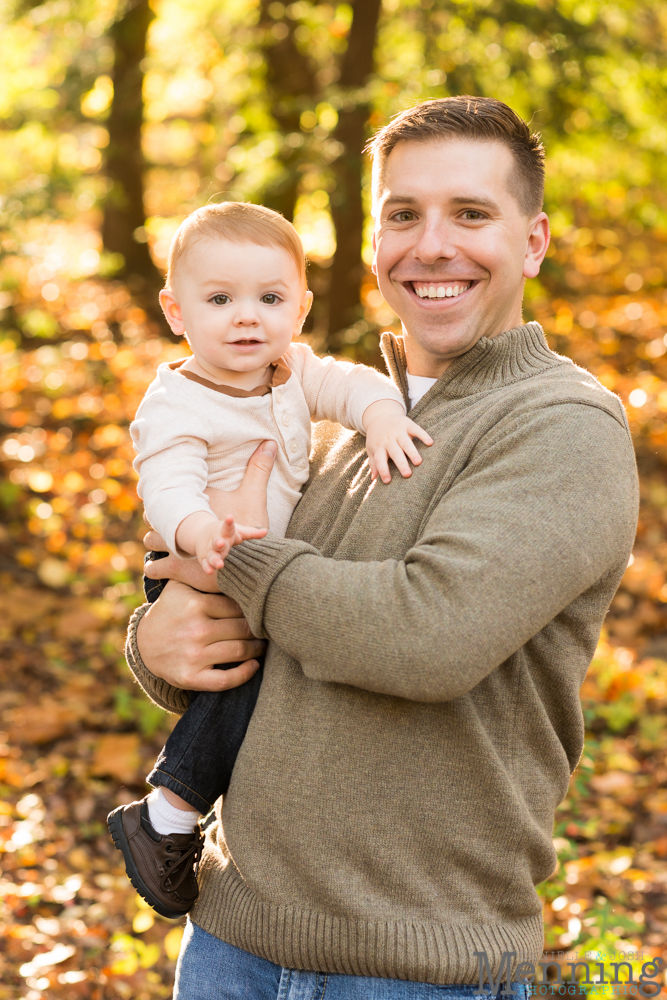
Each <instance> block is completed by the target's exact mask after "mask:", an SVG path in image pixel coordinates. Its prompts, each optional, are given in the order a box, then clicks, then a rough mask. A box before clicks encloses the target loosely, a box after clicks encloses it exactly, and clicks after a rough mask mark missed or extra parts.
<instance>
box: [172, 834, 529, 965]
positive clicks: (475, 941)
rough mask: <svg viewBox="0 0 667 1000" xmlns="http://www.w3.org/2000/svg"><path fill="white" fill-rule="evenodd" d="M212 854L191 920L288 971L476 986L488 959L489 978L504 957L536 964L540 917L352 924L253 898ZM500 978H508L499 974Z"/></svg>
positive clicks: (204, 865) (205, 864)
mask: <svg viewBox="0 0 667 1000" xmlns="http://www.w3.org/2000/svg"><path fill="white" fill-rule="evenodd" d="M219 865H220V858H219V857H218V856H217V851H213V852H211V853H210V854H208V853H207V854H205V856H204V860H203V862H202V871H203V878H202V879H201V894H200V896H199V899H198V900H197V904H196V906H195V908H194V910H193V911H192V913H191V917H192V919H193V920H194V922H195V923H196V924H197V925H198V926H199V927H201V928H202V929H203V930H205V931H207V932H208V933H209V934H212V935H213V936H214V937H217V938H220V939H221V940H222V941H226V942H227V943H228V944H232V945H234V946H235V947H237V948H242V949H243V950H244V951H248V952H250V953H251V954H253V955H257V956H259V957H260V958H265V959H267V960H268V961H269V962H274V963H275V964H276V965H282V966H285V967H286V968H289V969H304V970H311V971H317V972H329V973H342V974H344V975H351V976H377V977H379V978H383V979H403V980H410V981H412V982H418V983H435V984H446V983H456V984H464V983H467V984H477V983H478V982H479V961H480V960H479V959H478V958H477V957H476V956H475V952H486V955H487V958H488V963H489V966H490V969H491V972H492V974H493V977H494V979H495V978H496V977H497V976H498V974H499V972H500V971H501V967H502V964H503V953H505V952H509V953H512V952H514V953H515V955H516V958H515V959H514V960H513V964H512V974H514V971H515V970H516V967H517V965H518V964H519V962H533V963H535V962H537V961H538V960H539V958H540V956H541V954H542V949H543V945H544V935H543V928H542V914H541V913H536V914H535V915H534V916H532V917H525V918H523V919H521V920H513V921H510V922H507V923H502V924H500V923H498V924H475V923H454V922H452V923H437V922H435V921H423V922H408V921H402V920H396V921H391V920H376V921H365V920H350V919H346V918H344V917H336V916H332V915H329V914H326V913H318V912H313V911H308V910H301V909H298V908H297V907H294V906H278V905H276V904H273V903H269V902H266V901H264V900H260V899H258V898H257V897H256V896H255V894H254V893H253V891H252V890H251V889H250V888H249V887H248V886H247V885H246V884H245V882H244V881H243V880H242V878H241V877H240V876H239V874H238V872H237V871H236V869H235V868H234V865H233V862H229V863H228V864H227V865H226V867H225V868H222V869H221V868H220V867H219ZM503 971H504V972H505V971H506V969H505V970H503Z"/></svg>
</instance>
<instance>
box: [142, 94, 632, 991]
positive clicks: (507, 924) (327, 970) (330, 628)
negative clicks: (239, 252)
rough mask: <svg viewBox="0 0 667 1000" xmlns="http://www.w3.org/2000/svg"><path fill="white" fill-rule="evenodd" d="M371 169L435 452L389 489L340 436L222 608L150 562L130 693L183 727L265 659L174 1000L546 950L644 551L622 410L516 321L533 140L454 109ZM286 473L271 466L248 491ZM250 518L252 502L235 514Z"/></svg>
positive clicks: (496, 113) (527, 272) (531, 212)
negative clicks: (282, 531)
mask: <svg viewBox="0 0 667 1000" xmlns="http://www.w3.org/2000/svg"><path fill="white" fill-rule="evenodd" d="M370 149H371V154H372V156H373V167H374V206H375V207H374V211H375V233H374V246H375V261H374V265H373V267H374V270H375V273H376V274H377V278H378V283H379V286H380V289H381V291H382V293H383V295H384V297H385V298H386V300H387V302H389V303H390V305H391V306H392V307H393V308H394V309H395V311H396V313H397V314H398V315H399V316H400V318H401V320H402V324H403V336H402V337H394V336H393V335H390V334H386V335H385V336H384V338H383V340H384V349H385V355H386V358H387V363H388V366H389V368H390V370H391V372H392V375H393V377H394V379H395V381H396V382H397V384H398V385H400V386H401V387H402V389H403V391H404V393H405V395H406V398H407V399H408V400H409V402H410V404H411V407H412V409H411V416H413V417H414V419H415V420H418V421H419V423H420V424H421V425H422V426H423V427H425V428H426V429H427V430H428V431H429V433H430V434H431V435H432V437H433V439H434V444H433V445H432V446H431V447H430V448H422V449H421V451H422V455H423V463H422V465H420V466H419V467H418V468H417V469H415V470H414V473H413V475H412V477H411V478H409V479H401V477H400V476H396V475H394V477H393V479H392V481H391V483H390V484H388V485H385V484H383V483H381V482H379V481H375V482H373V481H372V479H371V475H370V472H369V469H368V464H367V461H366V457H365V452H364V445H363V439H362V438H361V437H360V436H359V435H350V434H349V433H348V432H345V433H343V432H341V431H340V429H337V428H332V427H331V426H329V427H328V428H326V429H324V430H321V432H320V433H319V435H318V440H317V443H316V447H315V451H314V454H313V459H312V468H311V477H310V480H309V483H308V484H307V486H306V488H305V490H304V496H303V499H302V500H301V501H300V503H299V505H298V506H297V508H296V511H295V513H294V515H293V518H292V521H291V523H290V528H289V530H288V537H287V538H285V539H281V538H275V537H272V536H271V535H268V536H267V537H266V538H264V539H262V540H258V541H249V542H245V543H244V544H243V545H241V546H240V547H238V548H237V549H234V550H233V552H232V553H231V554H230V556H229V557H228V559H227V562H226V565H225V567H224V569H223V570H222V571H221V572H220V573H219V574H218V585H219V589H220V591H222V593H224V594H226V595H229V596H228V597H226V598H223V597H221V596H220V595H216V596H213V595H210V594H197V593H195V592H194V591H193V590H191V589H189V588H188V587H187V586H186V584H187V583H190V584H192V585H194V586H197V587H199V586H201V588H202V589H206V582H205V581H203V580H202V579H200V578H198V577H197V576H196V573H195V572H194V571H193V570H192V568H191V567H188V566H187V564H184V563H180V564H179V563H178V562H177V561H176V560H174V559H173V558H170V559H165V560H163V561H162V562H161V563H160V564H155V565H156V566H157V568H153V569H149V575H153V576H155V577H157V576H162V577H165V576H170V577H171V578H172V580H173V582H172V583H170V584H169V585H168V586H167V587H166V589H165V590H164V593H163V594H162V596H161V597H160V599H159V600H158V601H157V603H156V604H154V605H152V606H151V608H150V610H149V611H148V613H146V609H145V608H144V609H140V610H139V612H138V613H137V615H136V616H135V619H134V621H133V624H132V627H131V631H130V640H129V645H128V649H129V654H128V658H129V662H130V664H131V666H132V668H133V669H134V671H135V674H136V676H137V678H138V679H139V681H140V682H141V683H142V685H143V686H144V688H145V689H146V690H147V691H148V692H149V693H150V694H151V695H152V696H153V697H154V698H155V699H156V700H157V701H158V702H159V703H160V704H163V705H164V706H165V707H168V708H170V709H172V710H177V711H178V710H182V709H183V707H184V705H185V704H187V697H188V696H187V690H183V689H196V690H197V689H205V688H207V689H211V687H212V686H214V685H215V686H219V687H223V686H229V685H230V683H237V682H240V681H242V680H243V679H245V678H247V676H248V673H249V671H251V670H252V667H253V663H252V661H250V662H249V663H247V664H246V665H245V666H243V667H239V668H236V670H235V671H228V672H221V671H217V672H216V671H214V670H213V669H212V665H213V664H214V663H216V662H232V661H234V660H238V659H239V658H243V657H248V658H249V657H253V656H256V655H257V654H258V652H259V649H260V647H259V646H258V645H257V640H255V639H253V638H252V637H251V635H250V633H249V629H250V630H252V633H253V634H254V636H258V637H261V638H262V639H268V640H270V643H269V647H268V652H267V658H266V666H265V674H264V680H263V682H262V687H261V690H260V695H259V700H258V703H257V708H256V710H255V714H254V716H253V718H252V721H251V723H250V727H249V729H248V733H247V736H246V739H245V742H244V744H243V747H242V749H241V752H240V754H239V757H238V760H237V763H236V767H235V770H234V773H233V777H232V783H231V786H230V789H229V793H228V795H227V796H226V798H225V802H224V812H223V813H222V815H221V813H220V804H219V805H218V821H217V823H215V824H214V825H213V826H212V827H211V828H210V830H209V832H208V837H207V847H206V850H205V854H204V859H203V864H202V872H201V877H200V883H201V886H200V897H199V901H198V903H197V906H196V907H195V909H194V911H193V912H192V922H190V923H189V925H188V929H187V930H186V935H185V939H184V941H185V944H184V948H183V951H182V954H181V958H180V961H179V970H178V975H177V988H176V994H175V996H176V997H177V998H178V1000H184V998H188V1000H189V998H191V997H198V998H199V997H203V998H211V1000H213V998H215V1000H218V998H220V1000H230V998H233V997H249V998H255V997H257V998H271V1000H273V998H278V997H280V998H283V1000H303V998H306V997H307V998H308V1000H315V998H322V997H326V1000H357V998H358V1000H362V998H363V1000H370V998H374V1000H385V998H387V1000H405V998H411V1000H426V998H431V997H434V996H436V995H437V996H440V995H441V988H442V987H443V986H445V987H447V989H446V990H445V993H446V995H447V996H448V997H449V998H450V1000H453V998H455V1000H459V998H471V997H472V996H474V995H475V994H477V993H478V992H479V986H478V982H479V975H480V969H482V970H483V971H485V972H486V973H487V974H488V975H489V976H490V977H491V978H492V979H493V981H494V983H495V986H496V989H497V988H498V984H499V983H500V982H501V981H503V982H504V981H505V980H506V979H507V978H508V977H509V979H510V980H511V979H512V978H514V979H515V980H516V979H519V980H520V979H521V977H522V974H526V973H527V972H528V973H529V972H530V968H531V966H530V963H533V964H534V963H535V962H536V961H537V960H538V958H539V956H540V954H541V951H542V942H543V936H542V918H541V906H540V901H539V898H538V896H537V894H536V892H535V886H536V885H537V883H539V882H540V881H542V880H543V879H545V878H547V877H548V876H549V875H550V874H551V872H552V871H553V868H554V865H555V854H554V851H553V847H552V842H551V834H552V825H553V817H554V811H555V809H556V806H557V805H558V803H559V802H560V801H561V799H562V798H563V796H564V795H565V793H566V790H567V786H568V780H569V777H570V773H571V772H572V770H573V769H574V767H575V766H576V764H577V761H578V759H579V755H580V753H581V749H582V739H583V721H582V715H581V710H580V706H579V700H578V692H579V687H580V685H581V682H582V680H583V677H584V675H585V673H586V670H587V667H588V664H589V662H590V659H591V656H592V654H593V651H594V649H595V645H596V641H597V637H598V634H599V631H600V627H601V624H602V621H603V618H604V615H605V612H606V609H607V607H608V605H609V602H610V601H611V598H612V596H613V594H614V591H615V589H616V587H617V585H618V582H619V580H620V579H621V576H622V574H623V571H624V568H625V566H626V564H627V559H628V555H629V552H630V549H631V546H632V541H633V537H634V529H635V523H636V514H637V484H636V473H635V465H634V457H633V451H632V445H631V442H630V437H629V433H628V428H627V423H626V420H625V416H624V413H623V409H622V406H621V404H620V402H619V401H618V399H617V398H616V397H615V396H613V395H612V394H611V393H609V392H607V390H605V389H604V388H603V387H602V386H601V385H600V384H599V383H598V382H597V381H596V380H595V379H594V378H593V377H592V376H591V375H590V374H589V373H587V372H585V371H583V370H582V369H580V368H577V367H576V366H574V365H573V364H572V363H571V362H570V361H569V360H567V359H566V358H561V357H559V356H558V355H556V354H554V353H553V352H552V351H551V350H550V349H549V347H548V345H547V343H546V340H545V338H544V335H543V333H542V330H541V329H540V327H539V326H538V325H537V324H536V323H528V324H524V323H523V322H522V316H521V300H522V294H523V287H524V283H525V281H526V279H527V278H531V277H534V276H535V275H537V273H538V271H539V268H540V264H541V262H542V260H543V258H544V254H545V252H546V249H547V245H548V225H547V219H546V216H545V215H544V213H543V212H542V185H543V151H542V147H541V145H540V142H539V139H538V138H537V137H535V136H531V134H530V131H529V129H528V127H527V126H526V124H525V123H524V122H523V121H522V120H521V119H520V118H518V117H517V115H516V114H515V113H514V112H513V111H512V110H511V109H510V108H508V107H507V106H506V105H504V104H502V103H501V102H499V101H495V100H492V99H488V98H466V97H459V98H447V99H444V100H439V101H430V102H427V103H425V104H421V105H418V106H417V107H415V108H412V109H410V110H408V111H406V112H404V113H403V114H402V115H399V116H398V117H397V118H395V119H394V120H393V121H392V122H391V123H390V124H389V125H387V126H386V127H385V128H384V129H382V130H381V131H380V132H379V134H378V135H377V136H376V137H375V139H374V140H373V142H372V144H371V147H370ZM267 459H268V460H267ZM262 468H263V469H264V471H262ZM269 469H270V450H269V449H267V450H265V452H264V453H263V455H259V456H258V458H257V462H253V463H251V467H250V469H249V474H248V477H247V478H248V482H247V484H246V487H250V486H251V485H252V484H251V479H253V480H254V483H255V484H257V483H258V482H259V481H261V479H262V476H264V477H266V475H267V474H268V471H269ZM260 500H261V498H260ZM248 505H250V507H251V508H252V510H253V511H257V510H258V509H259V506H261V502H260V501H258V494H257V493H256V492H253V491H252V489H250V492H247V491H246V492H245V493H244V492H243V488H242V490H241V493H237V494H235V495H234V496H228V497H227V498H226V506H225V510H231V511H232V512H234V511H238V510H239V509H242V510H243V512H244V516H245V518H246V520H247V519H248V509H249V507H248ZM223 512H224V511H222V510H221V511H220V513H223ZM253 517H256V515H255V514H254V513H253ZM248 523H252V522H251V521H248ZM151 541H152V543H153V546H155V543H156V539H155V538H153V539H151ZM164 566H166V567H167V568H166V570H165V569H163V567H164ZM202 576H203V574H202ZM230 598H231V599H233V600H234V601H236V602H238V606H236V605H234V604H233V603H232V600H230ZM239 607H240V609H242V614H241V611H240V610H239ZM243 616H245V619H244V618H243ZM520 963H528V964H527V965H526V964H524V965H523V966H521V967H520V968H518V966H519V964H520ZM438 987H439V988H440V989H439V988H438ZM514 988H515V990H516V992H517V993H519V994H520V995H521V996H524V997H525V996H527V993H528V990H529V987H528V986H527V985H526V983H525V982H524V983H523V984H520V983H516V982H515V987H514Z"/></svg>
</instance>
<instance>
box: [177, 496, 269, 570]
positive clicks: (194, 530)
mask: <svg viewBox="0 0 667 1000" xmlns="http://www.w3.org/2000/svg"><path fill="white" fill-rule="evenodd" d="M265 534H266V528H248V527H246V526H245V525H243V524H236V523H235V521H234V518H233V517H232V515H231V514H228V515H227V517H226V518H225V519H224V521H218V519H217V518H216V517H214V515H213V514H208V513H206V512H205V511H197V513H196V514H190V515H189V516H188V517H186V518H184V520H183V521H181V523H180V524H179V526H178V528H177V530H176V542H177V544H178V547H179V549H182V550H183V551H184V552H189V553H190V555H194V556H196V557H197V559H198V560H199V565H200V566H201V568H202V569H203V570H204V572H205V573H208V574H209V575H210V574H211V573H215V571H216V570H219V569H222V567H223V566H224V565H225V556H226V555H227V554H228V552H229V550H230V549H231V548H232V546H233V545H240V544H241V542H244V541H245V540H246V539H247V538H263V537H264V535H265Z"/></svg>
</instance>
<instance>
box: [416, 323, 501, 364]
mask: <svg viewBox="0 0 667 1000" xmlns="http://www.w3.org/2000/svg"><path fill="white" fill-rule="evenodd" d="M410 319H412V320H413V321H412V322H410V320H408V321H407V322H406V321H404V322H403V329H404V331H405V333H406V334H407V337H408V339H409V340H410V339H411V340H414V341H415V343H417V344H418V345H419V347H420V348H421V349H422V350H423V351H426V352H427V353H428V354H432V355H433V356H434V357H437V358H438V359H440V360H442V361H453V360H454V358H458V357H460V356H461V355H462V354H466V353H467V352H468V351H469V350H470V349H471V348H472V347H474V346H475V344H476V343H477V341H478V340H480V339H481V338H482V337H483V336H485V333H486V327H485V325H482V324H473V323H471V324H470V325H468V324H467V323H466V324H465V325H462V324H461V322H460V320H459V322H458V323H453V322H448V321H447V320H446V319H445V318H444V317H436V316H434V317H433V318H432V319H430V320H428V321H424V317H423V316H419V317H414V319H413V318H412V317H411V318H410Z"/></svg>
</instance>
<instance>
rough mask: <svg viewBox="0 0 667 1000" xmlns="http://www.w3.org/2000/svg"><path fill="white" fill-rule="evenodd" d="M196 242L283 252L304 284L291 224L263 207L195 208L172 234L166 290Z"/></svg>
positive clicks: (224, 204) (299, 246)
mask: <svg viewBox="0 0 667 1000" xmlns="http://www.w3.org/2000/svg"><path fill="white" fill-rule="evenodd" d="M198 239H224V240H229V241H230V242H232V243H253V244H254V245H255V246H269V247H276V248H278V249H280V250H285V251H287V253H288V254H289V255H290V257H291V258H292V260H293V261H294V263H295V264H296V268H297V271H298V273H299V276H300V278H301V280H302V281H303V284H304V285H306V283H307V282H306V257H305V253H304V250H303V244H302V243H301V239H300V238H299V234H298V233H297V231H296V229H295V228H294V226H293V225H292V223H291V222H288V221H287V219H286V218H285V217H284V216H282V215H280V213H279V212H274V211H273V210H272V209H270V208H264V206H263V205H249V204H248V203H247V202H241V201H223V202H220V203H218V204H215V205H206V206H205V207H204V208H198V209H197V210H196V212H193V213H192V214H191V215H188V217H187V219H184V220H183V222H182V223H181V224H180V226H179V227H178V229H177V230H176V232H175V233H174V238H173V240H172V241H171V246H170V247H169V258H168V261H167V277H166V286H167V288H173V280H174V274H175V272H176V271H177V270H178V265H179V262H180V261H181V260H182V258H183V256H184V254H185V253H186V251H187V249H188V247H189V246H191V245H192V244H193V243H194V242H195V241H196V240H198Z"/></svg>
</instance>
